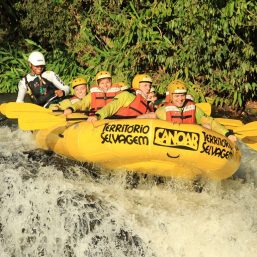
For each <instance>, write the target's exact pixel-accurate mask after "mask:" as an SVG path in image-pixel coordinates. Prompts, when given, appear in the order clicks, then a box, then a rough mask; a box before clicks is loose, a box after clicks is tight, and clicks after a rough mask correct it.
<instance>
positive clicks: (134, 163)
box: [35, 119, 240, 180]
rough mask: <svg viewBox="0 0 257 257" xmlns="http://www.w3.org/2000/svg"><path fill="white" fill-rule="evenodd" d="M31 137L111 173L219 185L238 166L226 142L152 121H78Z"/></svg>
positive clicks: (198, 131) (212, 134)
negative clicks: (204, 180)
mask: <svg viewBox="0 0 257 257" xmlns="http://www.w3.org/2000/svg"><path fill="white" fill-rule="evenodd" d="M35 138H36V142H37V144H38V146H39V147H40V148H43V149H47V150H53V151H54V152H56V153H57V154H60V155H64V156H67V157H68V158H71V159H75V160H78V161H82V162H94V163H97V164H99V165H100V166H102V167H104V168H107V169H112V170H113V169H115V170H116V169H122V170H128V171H135V172H143V173H147V174H155V175H161V176H173V177H180V178H190V179H191V178H194V177H196V176H203V177H207V178H210V179H218V180H220V179H225V178H228V177H230V176H231V175H232V174H233V173H234V172H235V171H236V170H237V169H238V167H239V164H240V151H239V149H238V148H237V146H236V145H235V144H234V143H232V142H230V141H229V140H228V139H227V138H226V137H224V136H222V135H220V134H217V133H216V132H214V131H211V130H208V129H205V128H203V127H201V126H199V125H189V124H172V123H169V122H166V121H161V120H155V119H126V120H103V121H98V122H95V123H88V122H85V121H83V122H77V123H72V124H67V125H66V126H59V127H58V126H57V127H53V128H51V129H47V130H39V131H37V132H35Z"/></svg>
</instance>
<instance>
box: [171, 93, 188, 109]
mask: <svg viewBox="0 0 257 257" xmlns="http://www.w3.org/2000/svg"><path fill="white" fill-rule="evenodd" d="M185 101H186V94H172V95H171V102H172V103H173V104H174V105H175V106H177V107H179V108H180V107H183V105H184V103H185Z"/></svg>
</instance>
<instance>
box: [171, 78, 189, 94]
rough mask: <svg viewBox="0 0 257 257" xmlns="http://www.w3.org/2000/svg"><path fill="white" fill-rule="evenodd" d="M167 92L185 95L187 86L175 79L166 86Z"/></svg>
mask: <svg viewBox="0 0 257 257" xmlns="http://www.w3.org/2000/svg"><path fill="white" fill-rule="evenodd" d="M168 92H169V94H170V95H171V94H186V93H187V86H186V84H185V82H184V81H183V80H180V79H176V80H173V81H172V82H171V83H170V84H169V85H168Z"/></svg>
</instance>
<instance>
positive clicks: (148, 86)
mask: <svg viewBox="0 0 257 257" xmlns="http://www.w3.org/2000/svg"><path fill="white" fill-rule="evenodd" d="M151 84H152V83H150V82H140V83H139V89H140V90H141V91H142V92H143V93H144V94H145V95H148V94H149V92H150V89H151Z"/></svg>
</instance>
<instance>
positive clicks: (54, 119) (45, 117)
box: [18, 113, 67, 130]
mask: <svg viewBox="0 0 257 257" xmlns="http://www.w3.org/2000/svg"><path fill="white" fill-rule="evenodd" d="M66 123H67V122H66V118H65V117H64V116H54V115H51V114H48V113H41V114H40V115H38V114H37V115H35V113H26V114H21V115H20V116H19V118H18V125H19V127H20V129H23V130H39V129H48V128H51V127H54V126H64V125H65V124H66Z"/></svg>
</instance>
